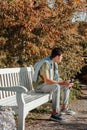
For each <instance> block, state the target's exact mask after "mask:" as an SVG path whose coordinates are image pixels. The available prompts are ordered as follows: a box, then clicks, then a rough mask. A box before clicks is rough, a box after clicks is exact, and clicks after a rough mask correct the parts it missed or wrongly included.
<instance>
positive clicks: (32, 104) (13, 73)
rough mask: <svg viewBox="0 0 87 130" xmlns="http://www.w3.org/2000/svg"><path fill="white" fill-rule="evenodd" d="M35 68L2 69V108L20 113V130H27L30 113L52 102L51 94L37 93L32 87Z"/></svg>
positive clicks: (0, 89) (0, 83) (0, 95)
mask: <svg viewBox="0 0 87 130" xmlns="http://www.w3.org/2000/svg"><path fill="white" fill-rule="evenodd" d="M33 74H34V70H33V67H32V66H31V67H26V68H4V69H0V106H10V107H12V109H13V110H14V111H15V112H16V113H18V130H25V118H26V116H27V114H28V113H29V111H31V110H33V109H35V108H36V107H38V106H40V105H42V104H44V103H46V102H48V101H49V100H51V94H48V93H47V94H44V93H36V92H35V91H34V88H33V85H32V77H33Z"/></svg>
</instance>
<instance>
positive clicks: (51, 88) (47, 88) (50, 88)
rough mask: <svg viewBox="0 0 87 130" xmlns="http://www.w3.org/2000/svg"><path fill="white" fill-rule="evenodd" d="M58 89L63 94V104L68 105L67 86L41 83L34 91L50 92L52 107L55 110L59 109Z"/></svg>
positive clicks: (68, 90)
mask: <svg viewBox="0 0 87 130" xmlns="http://www.w3.org/2000/svg"><path fill="white" fill-rule="evenodd" d="M60 90H62V92H63V94H62V96H63V105H64V106H66V105H68V102H69V93H70V89H69V87H64V86H60V85H58V84H52V85H51V84H42V85H39V86H38V87H37V89H36V92H43V93H52V109H53V110H55V111H57V110H58V111H59V110H60Z"/></svg>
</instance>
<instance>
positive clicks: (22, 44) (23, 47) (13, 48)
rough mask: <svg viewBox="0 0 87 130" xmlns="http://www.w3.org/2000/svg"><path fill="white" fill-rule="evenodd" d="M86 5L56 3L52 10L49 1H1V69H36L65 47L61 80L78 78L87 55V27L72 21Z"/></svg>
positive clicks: (57, 0) (70, 2)
mask: <svg viewBox="0 0 87 130" xmlns="http://www.w3.org/2000/svg"><path fill="white" fill-rule="evenodd" d="M84 5H85V2H84V3H82V2H81V1H80V0H77V1H76V0H72V1H68V3H67V4H65V3H63V1H62V0H56V2H55V6H54V8H52V9H51V8H49V6H48V3H47V1H46V0H21V1H20V0H3V1H2V0H0V67H1V68H5V67H18V66H21V67H23V66H29V65H31V64H32V65H33V64H34V63H35V62H37V61H38V60H40V59H41V58H43V57H45V56H47V55H50V51H51V50H52V48H53V47H55V46H61V47H62V48H63V49H64V50H65V54H64V59H63V62H62V64H61V65H60V66H59V67H60V74H61V77H62V78H63V79H67V78H69V77H73V76H74V75H76V73H77V72H79V71H80V69H81V68H82V66H84V58H83V55H84V54H86V52H87V51H86V50H87V29H86V25H87V23H85V22H80V23H79V22H75V23H72V22H71V19H72V17H73V13H74V12H75V11H77V10H81V9H83V8H84Z"/></svg>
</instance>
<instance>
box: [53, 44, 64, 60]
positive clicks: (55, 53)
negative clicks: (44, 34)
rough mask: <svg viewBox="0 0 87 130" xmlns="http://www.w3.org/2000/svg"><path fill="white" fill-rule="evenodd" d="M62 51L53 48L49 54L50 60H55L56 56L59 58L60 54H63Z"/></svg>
mask: <svg viewBox="0 0 87 130" xmlns="http://www.w3.org/2000/svg"><path fill="white" fill-rule="evenodd" d="M63 53H64V51H63V49H62V48H59V47H55V48H54V49H53V50H52V52H51V59H52V58H55V57H56V56H60V55H61V54H63Z"/></svg>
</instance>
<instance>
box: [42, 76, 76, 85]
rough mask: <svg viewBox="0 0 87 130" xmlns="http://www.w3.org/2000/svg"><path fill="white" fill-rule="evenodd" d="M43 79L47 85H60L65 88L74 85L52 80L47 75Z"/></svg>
mask: <svg viewBox="0 0 87 130" xmlns="http://www.w3.org/2000/svg"><path fill="white" fill-rule="evenodd" d="M43 79H44V82H45V83H46V84H59V85H60V86H65V87H72V86H73V85H74V84H73V83H69V82H68V81H55V80H51V79H49V77H48V76H47V75H44V76H43Z"/></svg>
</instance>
